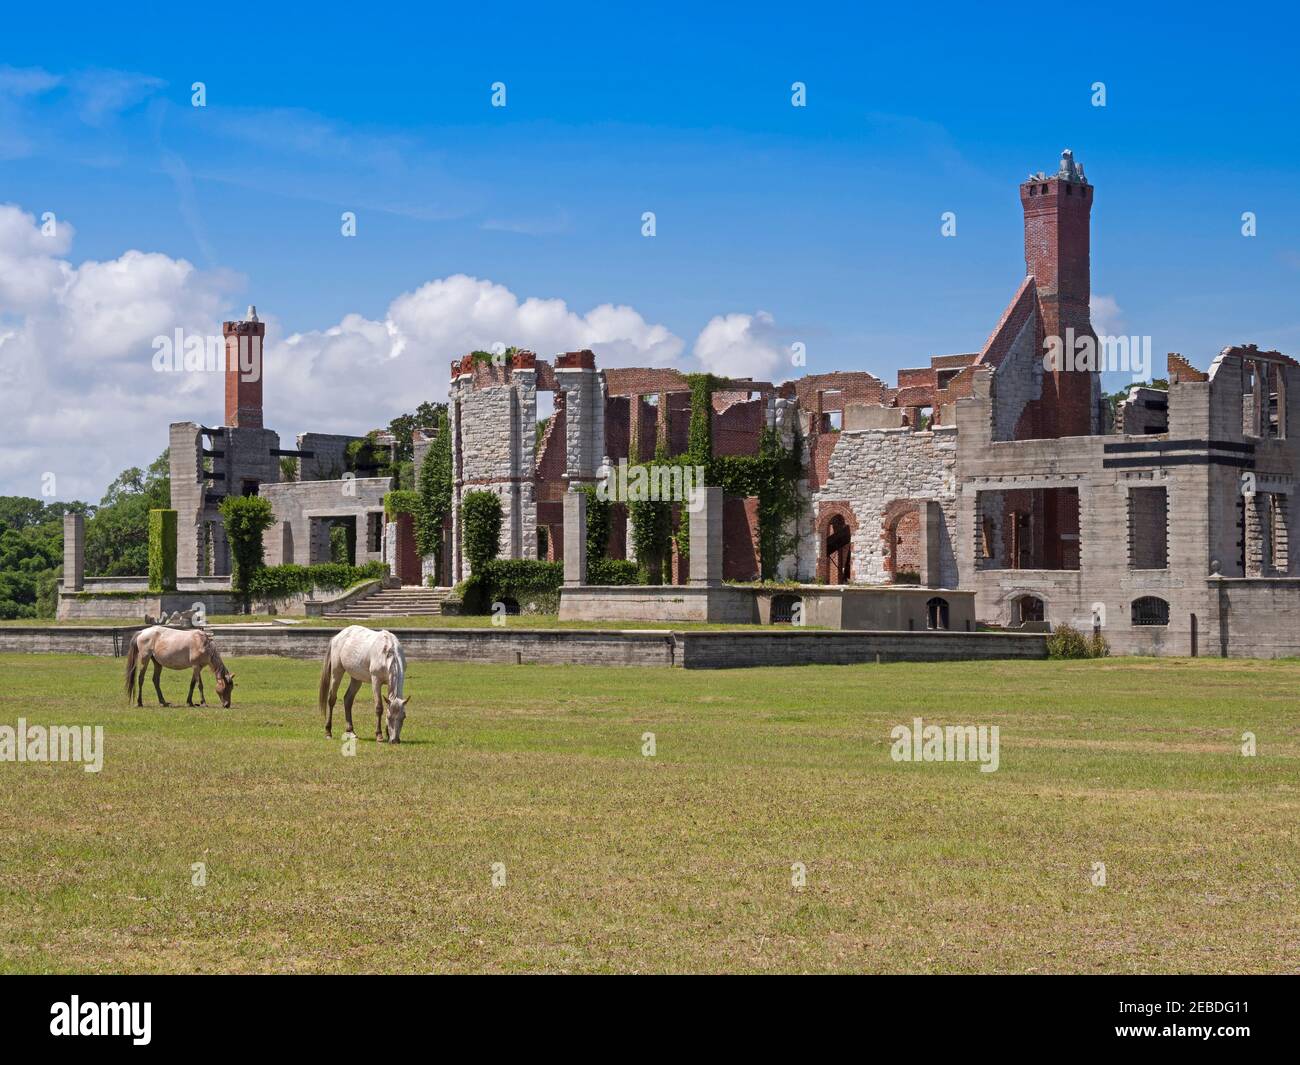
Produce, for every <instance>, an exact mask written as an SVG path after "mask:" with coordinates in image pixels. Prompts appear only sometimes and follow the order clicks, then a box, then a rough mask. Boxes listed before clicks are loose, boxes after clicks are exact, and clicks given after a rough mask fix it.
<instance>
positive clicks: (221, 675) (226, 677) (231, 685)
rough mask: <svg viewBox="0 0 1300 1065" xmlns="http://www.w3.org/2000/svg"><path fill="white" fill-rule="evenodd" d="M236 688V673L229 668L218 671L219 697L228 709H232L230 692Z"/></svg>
mask: <svg viewBox="0 0 1300 1065" xmlns="http://www.w3.org/2000/svg"><path fill="white" fill-rule="evenodd" d="M234 690H235V675H234V674H233V673H231V672H230V670H228V669H222V670H219V671H218V672H217V697H218V698H219V699H220V700H221V705H222V707H224V708H225V709H226V710H229V709H230V694H231V692H233V691H234Z"/></svg>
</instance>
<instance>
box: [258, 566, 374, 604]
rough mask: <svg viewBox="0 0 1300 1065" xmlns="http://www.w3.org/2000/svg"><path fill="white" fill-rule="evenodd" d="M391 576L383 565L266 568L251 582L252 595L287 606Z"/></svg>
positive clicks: (264, 600) (259, 571)
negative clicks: (311, 595) (299, 598)
mask: <svg viewBox="0 0 1300 1065" xmlns="http://www.w3.org/2000/svg"><path fill="white" fill-rule="evenodd" d="M387 573H388V567H387V566H386V565H385V564H384V563H382V562H367V563H366V564H365V565H364V566H349V565H348V564H347V563H345V562H322V563H319V564H318V565H315V566H298V565H294V564H293V563H290V564H288V565H284V566H264V567H262V568H261V569H260V570H258V571H257V572H256V573H255V574H253V577H252V579H251V580H250V581H249V587H248V591H249V595H250V597H251V598H253V599H258V600H261V601H263V602H268V603H278V602H284V601H285V600H286V599H292V598H293V597H294V596H295V595H308V594H309V593H311V592H313V591H317V590H319V591H330V592H333V591H342V590H343V589H344V588H351V587H352V586H353V585H354V584H358V583H360V582H361V581H372V580H378V579H380V578H382V577H384V576H385V575H386V574H387Z"/></svg>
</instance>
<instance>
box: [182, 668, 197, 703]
mask: <svg viewBox="0 0 1300 1065" xmlns="http://www.w3.org/2000/svg"><path fill="white" fill-rule="evenodd" d="M198 679H199V671H198V670H197V669H196V670H195V671H194V672H193V673H191V674H190V690H189V694H188V695H186V696H185V705H186V706H193V705H194V684H195V682H196V681H197V680H198Z"/></svg>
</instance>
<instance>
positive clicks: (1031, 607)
mask: <svg viewBox="0 0 1300 1065" xmlns="http://www.w3.org/2000/svg"><path fill="white" fill-rule="evenodd" d="M1045 620H1046V608H1045V607H1044V606H1043V601H1042V600H1041V599H1039V598H1038V596H1036V595H1022V596H1020V597H1019V598H1018V599H1017V600H1016V601H1015V602H1014V603H1013V604H1012V610H1011V621H1012V624H1013V625H1023V624H1025V623H1026V622H1035V621H1045Z"/></svg>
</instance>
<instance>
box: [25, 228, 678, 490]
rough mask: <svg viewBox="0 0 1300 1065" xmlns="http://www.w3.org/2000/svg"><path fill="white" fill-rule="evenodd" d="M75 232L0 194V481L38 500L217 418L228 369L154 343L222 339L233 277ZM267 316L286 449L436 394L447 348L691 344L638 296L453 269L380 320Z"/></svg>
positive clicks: (449, 354) (272, 415)
mask: <svg viewBox="0 0 1300 1065" xmlns="http://www.w3.org/2000/svg"><path fill="white" fill-rule="evenodd" d="M74 235H75V234H74V230H73V228H72V226H71V225H70V224H69V223H67V222H64V221H59V222H57V224H56V226H55V227H54V228H53V229H52V230H51V229H49V227H47V229H46V232H42V226H41V222H40V221H39V220H38V219H36V218H35V217H34V216H33V215H31V214H28V213H25V212H23V211H22V210H21V209H19V208H18V207H15V206H12V205H0V379H3V381H4V382H5V385H6V388H5V391H4V393H3V398H2V399H0V405H2V411H3V417H0V494H22V495H37V494H39V492H40V490H41V485H42V477H43V476H44V474H46V473H53V474H55V476H56V479H57V494H58V497H59V498H65V499H66V498H73V497H76V498H81V499H88V500H91V501H97V500H98V498H99V496H100V494H101V493H102V491H103V488H104V486H105V485H106V484H107V483H108V482H109V481H111V480H112V478H113V477H115V476H116V475H117V473H118V472H119V471H120V470H122V469H123V468H125V467H126V466H130V465H145V464H147V463H148V462H149V461H151V460H152V459H153V458H154V457H155V456H156V455H157V454H158V453H159V452H160V451H161V450H162V449H163V448H164V447H165V446H166V444H167V426H168V424H169V423H170V422H173V421H187V420H188V421H198V422H203V423H205V424H214V423H216V422H219V421H220V419H221V415H222V403H223V399H222V386H221V382H220V381H219V380H217V379H215V377H214V375H213V374H211V373H203V372H193V373H174V372H173V373H159V372H157V371H156V370H155V369H154V365H153V363H154V354H155V342H156V340H157V338H159V337H168V338H170V337H173V336H174V335H175V333H176V330H178V329H179V330H182V332H183V334H184V335H186V336H193V335H198V336H204V337H219V336H220V332H221V321H222V320H223V318H230V317H235V316H236V315H235V314H234V313H232V312H233V307H234V303H233V298H232V297H233V295H234V293H235V292H236V291H238V290H239V289H240V288H242V287H243V282H242V279H240V278H239V277H238V276H237V275H234V274H232V273H229V272H227V271H221V270H203V269H200V268H198V267H196V266H194V265H193V264H192V263H190V262H187V261H186V260H184V259H173V258H171V257H170V256H167V255H162V254H159V253H156V252H144V251H139V250H134V249H133V250H128V251H125V252H123V253H122V254H121V255H120V256H118V257H117V258H115V259H111V260H107V261H93V260H88V261H85V262H82V263H80V264H74V262H73V261H71V259H70V258H69V256H70V254H71V251H72V243H73V237H74ZM264 310H265V308H264ZM263 317H264V318H265V319H266V321H267V344H266V358H265V375H266V376H265V385H264V389H265V401H266V407H267V410H266V420H267V424H268V425H269V426H270V427H271V428H274V429H276V430H277V431H278V432H279V433H280V434H281V440H282V442H284V443H285V444H286V445H289V444H290V443H291V442H292V440H293V437H294V436H295V435H296V434H297V433H299V432H302V431H304V430H308V429H312V430H318V431H322V432H348V433H362V432H365V431H366V430H368V429H371V428H374V427H376V426H380V425H384V424H387V422H388V421H390V420H391V419H392V418H393V417H394V416H395V415H397V414H400V413H402V412H403V411H407V410H410V409H412V408H414V406H415V405H416V404H417V403H419V402H420V401H422V400H426V399H430V400H438V399H442V398H444V397H445V396H446V393H447V383H448V376H449V372H448V371H449V364H450V361H451V360H452V359H453V358H456V357H457V356H459V355H462V354H464V353H465V352H467V351H470V350H473V349H478V348H481V349H490V348H491V347H492V346H493V345H494V344H498V343H499V344H505V345H510V344H517V345H519V346H521V347H527V348H532V349H533V350H535V351H537V352H538V353H539V354H540V355H542V356H544V357H550V356H552V355H554V354H555V353H557V352H560V351H572V350H577V349H581V348H591V349H592V350H594V351H595V352H596V354H597V356H598V358H599V360H600V364H601V365H602V366H620V365H622V366H628V365H637V366H664V365H670V364H672V363H674V362H675V361H676V360H677V359H678V358H679V357H680V356H681V354H682V351H683V348H684V346H685V345H684V343H683V341H682V340H681V338H679V337H677V336H675V335H674V334H673V333H672V332H671V331H670V330H668V329H667V328H666V327H664V326H662V325H658V324H654V323H650V322H647V321H646V320H645V318H644V317H642V315H641V314H640V313H639V312H637V311H636V310H635V309H634V308H632V307H628V306H621V305H614V304H602V305H600V306H598V307H595V308H593V309H592V310H589V311H587V312H585V313H580V312H579V311H576V310H573V309H572V308H570V307H569V306H568V305H567V304H566V303H565V301H564V300H560V299H539V298H535V297H533V298H525V299H521V298H520V297H518V296H517V295H515V294H514V293H513V292H511V291H510V290H509V289H508V288H506V287H505V286H503V285H500V284H496V283H494V282H492V281H489V280H484V279H481V278H474V277H469V276H466V275H464V274H456V275H453V276H451V277H445V278H440V279H438V280H435V281H430V282H428V283H427V284H425V285H422V286H420V287H419V288H417V289H415V290H414V291H412V292H407V293H404V294H402V295H400V296H398V297H397V298H396V299H394V300H393V301H392V303H391V304H390V305H389V307H388V309H387V311H386V313H385V314H384V316H383V318H382V319H380V320H375V319H370V318H367V317H365V316H362V315H359V314H347V315H345V316H344V317H343V318H342V319H340V320H339V321H338V323H337V324H334V325H331V326H325V327H323V328H319V329H313V330H302V331H297V332H292V333H287V332H286V331H285V330H284V329H282V328H281V325H280V322H279V321H278V319H277V318H276V317H275V316H274V314H271V315H269V316H268V315H263Z"/></svg>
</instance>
